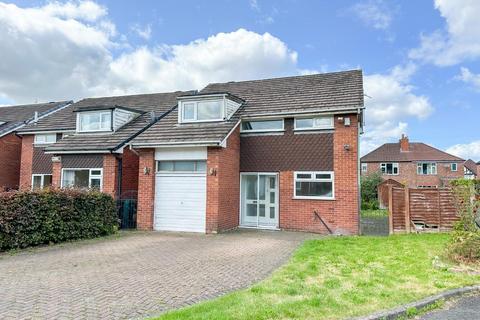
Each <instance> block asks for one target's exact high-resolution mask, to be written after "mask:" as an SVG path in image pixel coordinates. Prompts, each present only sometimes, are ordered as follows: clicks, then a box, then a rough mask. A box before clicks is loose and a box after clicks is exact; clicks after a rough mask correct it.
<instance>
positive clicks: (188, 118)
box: [130, 71, 364, 234]
mask: <svg viewBox="0 0 480 320" xmlns="http://www.w3.org/2000/svg"><path fill="white" fill-rule="evenodd" d="M363 108H364V107H363V82H362V73H361V71H347V72H338V73H328V74H318V75H309V76H298V77H287V78H277V79H266V80H256V81H242V82H228V83H215V84H210V85H208V86H207V87H205V88H204V89H203V90H201V91H200V92H198V93H196V94H190V95H182V96H179V97H178V106H177V107H176V108H174V109H173V110H172V111H171V112H170V113H168V114H167V115H166V116H165V117H164V118H162V119H161V120H159V121H158V122H156V123H155V124H154V125H153V126H151V127H150V128H148V129H147V130H145V131H144V132H143V133H141V134H140V135H138V136H137V137H135V138H134V139H133V140H132V142H131V143H130V144H131V145H132V146H133V148H134V149H135V150H137V151H138V153H139V156H140V165H139V167H140V170H139V199H138V213H137V217H138V220H137V227H138V228H140V229H146V230H151V229H154V230H173V231H194V232H207V233H215V232H221V231H224V230H229V229H233V228H237V227H239V226H241V227H250V228H268V229H288V230H302V231H312V232H319V233H327V232H328V229H330V231H331V232H335V233H343V234H356V233H358V213H359V210H358V208H359V172H358V139H359V134H360V132H361V131H362V127H363V126H362V123H363ZM327 226H328V229H327Z"/></svg>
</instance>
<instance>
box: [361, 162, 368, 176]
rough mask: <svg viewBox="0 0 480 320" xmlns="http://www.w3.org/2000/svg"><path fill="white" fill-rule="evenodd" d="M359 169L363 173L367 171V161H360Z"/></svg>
mask: <svg viewBox="0 0 480 320" xmlns="http://www.w3.org/2000/svg"><path fill="white" fill-rule="evenodd" d="M361 171H362V173H365V172H367V171H368V163H366V162H362V164H361Z"/></svg>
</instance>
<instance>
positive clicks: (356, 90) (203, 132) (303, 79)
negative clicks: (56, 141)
mask: <svg viewBox="0 0 480 320" xmlns="http://www.w3.org/2000/svg"><path fill="white" fill-rule="evenodd" d="M206 94H228V95H229V97H230V98H231V99H235V100H236V101H239V102H241V103H242V107H241V108H239V110H238V111H237V112H236V113H235V115H234V116H233V117H232V118H231V119H229V120H228V121H224V122H212V123H198V124H192V123H189V124H179V123H178V119H177V116H178V110H174V111H173V112H172V113H171V114H169V115H168V116H166V117H165V118H164V119H162V120H160V121H158V122H157V123H155V124H154V125H153V126H152V127H150V128H149V129H147V130H146V131H145V132H143V133H142V134H140V135H139V136H138V137H136V138H135V139H134V140H133V145H135V146H146V145H153V144H159V145H161V144H176V143H177V144H186V143H192V144H199V143H202V142H208V143H211V144H220V143H221V142H222V141H223V139H224V138H225V137H226V136H227V135H228V133H229V132H230V131H231V130H232V129H233V128H234V127H235V125H236V124H237V123H238V121H239V120H240V118H241V117H244V116H246V117H248V116H254V115H274V114H284V113H285V114H294V113H308V112H328V111H329V110H345V111H346V110H349V111H351V110H356V109H357V108H362V107H363V80H362V72H361V71H360V70H353V71H343V72H334V73H324V74H315V75H306V76H295V77H285V78H274V79H264V80H251V81H240V82H227V83H213V84H209V85H208V86H206V87H205V88H204V89H203V90H201V91H200V92H199V93H198V94H197V95H198V96H202V95H206Z"/></svg>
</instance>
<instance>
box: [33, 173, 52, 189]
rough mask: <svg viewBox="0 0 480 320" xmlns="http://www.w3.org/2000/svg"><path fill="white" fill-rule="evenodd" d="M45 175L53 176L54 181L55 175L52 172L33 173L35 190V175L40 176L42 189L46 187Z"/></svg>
mask: <svg viewBox="0 0 480 320" xmlns="http://www.w3.org/2000/svg"><path fill="white" fill-rule="evenodd" d="M45 176H52V183H53V175H52V174H51V173H41V174H40V173H34V174H32V187H31V189H32V190H34V188H33V180H34V179H35V177H40V189H44V188H45Z"/></svg>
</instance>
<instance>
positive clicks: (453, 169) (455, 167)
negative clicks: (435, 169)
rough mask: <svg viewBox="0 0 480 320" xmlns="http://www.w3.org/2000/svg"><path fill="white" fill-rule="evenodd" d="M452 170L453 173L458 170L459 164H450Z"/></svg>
mask: <svg viewBox="0 0 480 320" xmlns="http://www.w3.org/2000/svg"><path fill="white" fill-rule="evenodd" d="M450 170H452V171H453V172H455V171H457V170H458V167H457V164H456V163H450Z"/></svg>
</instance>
